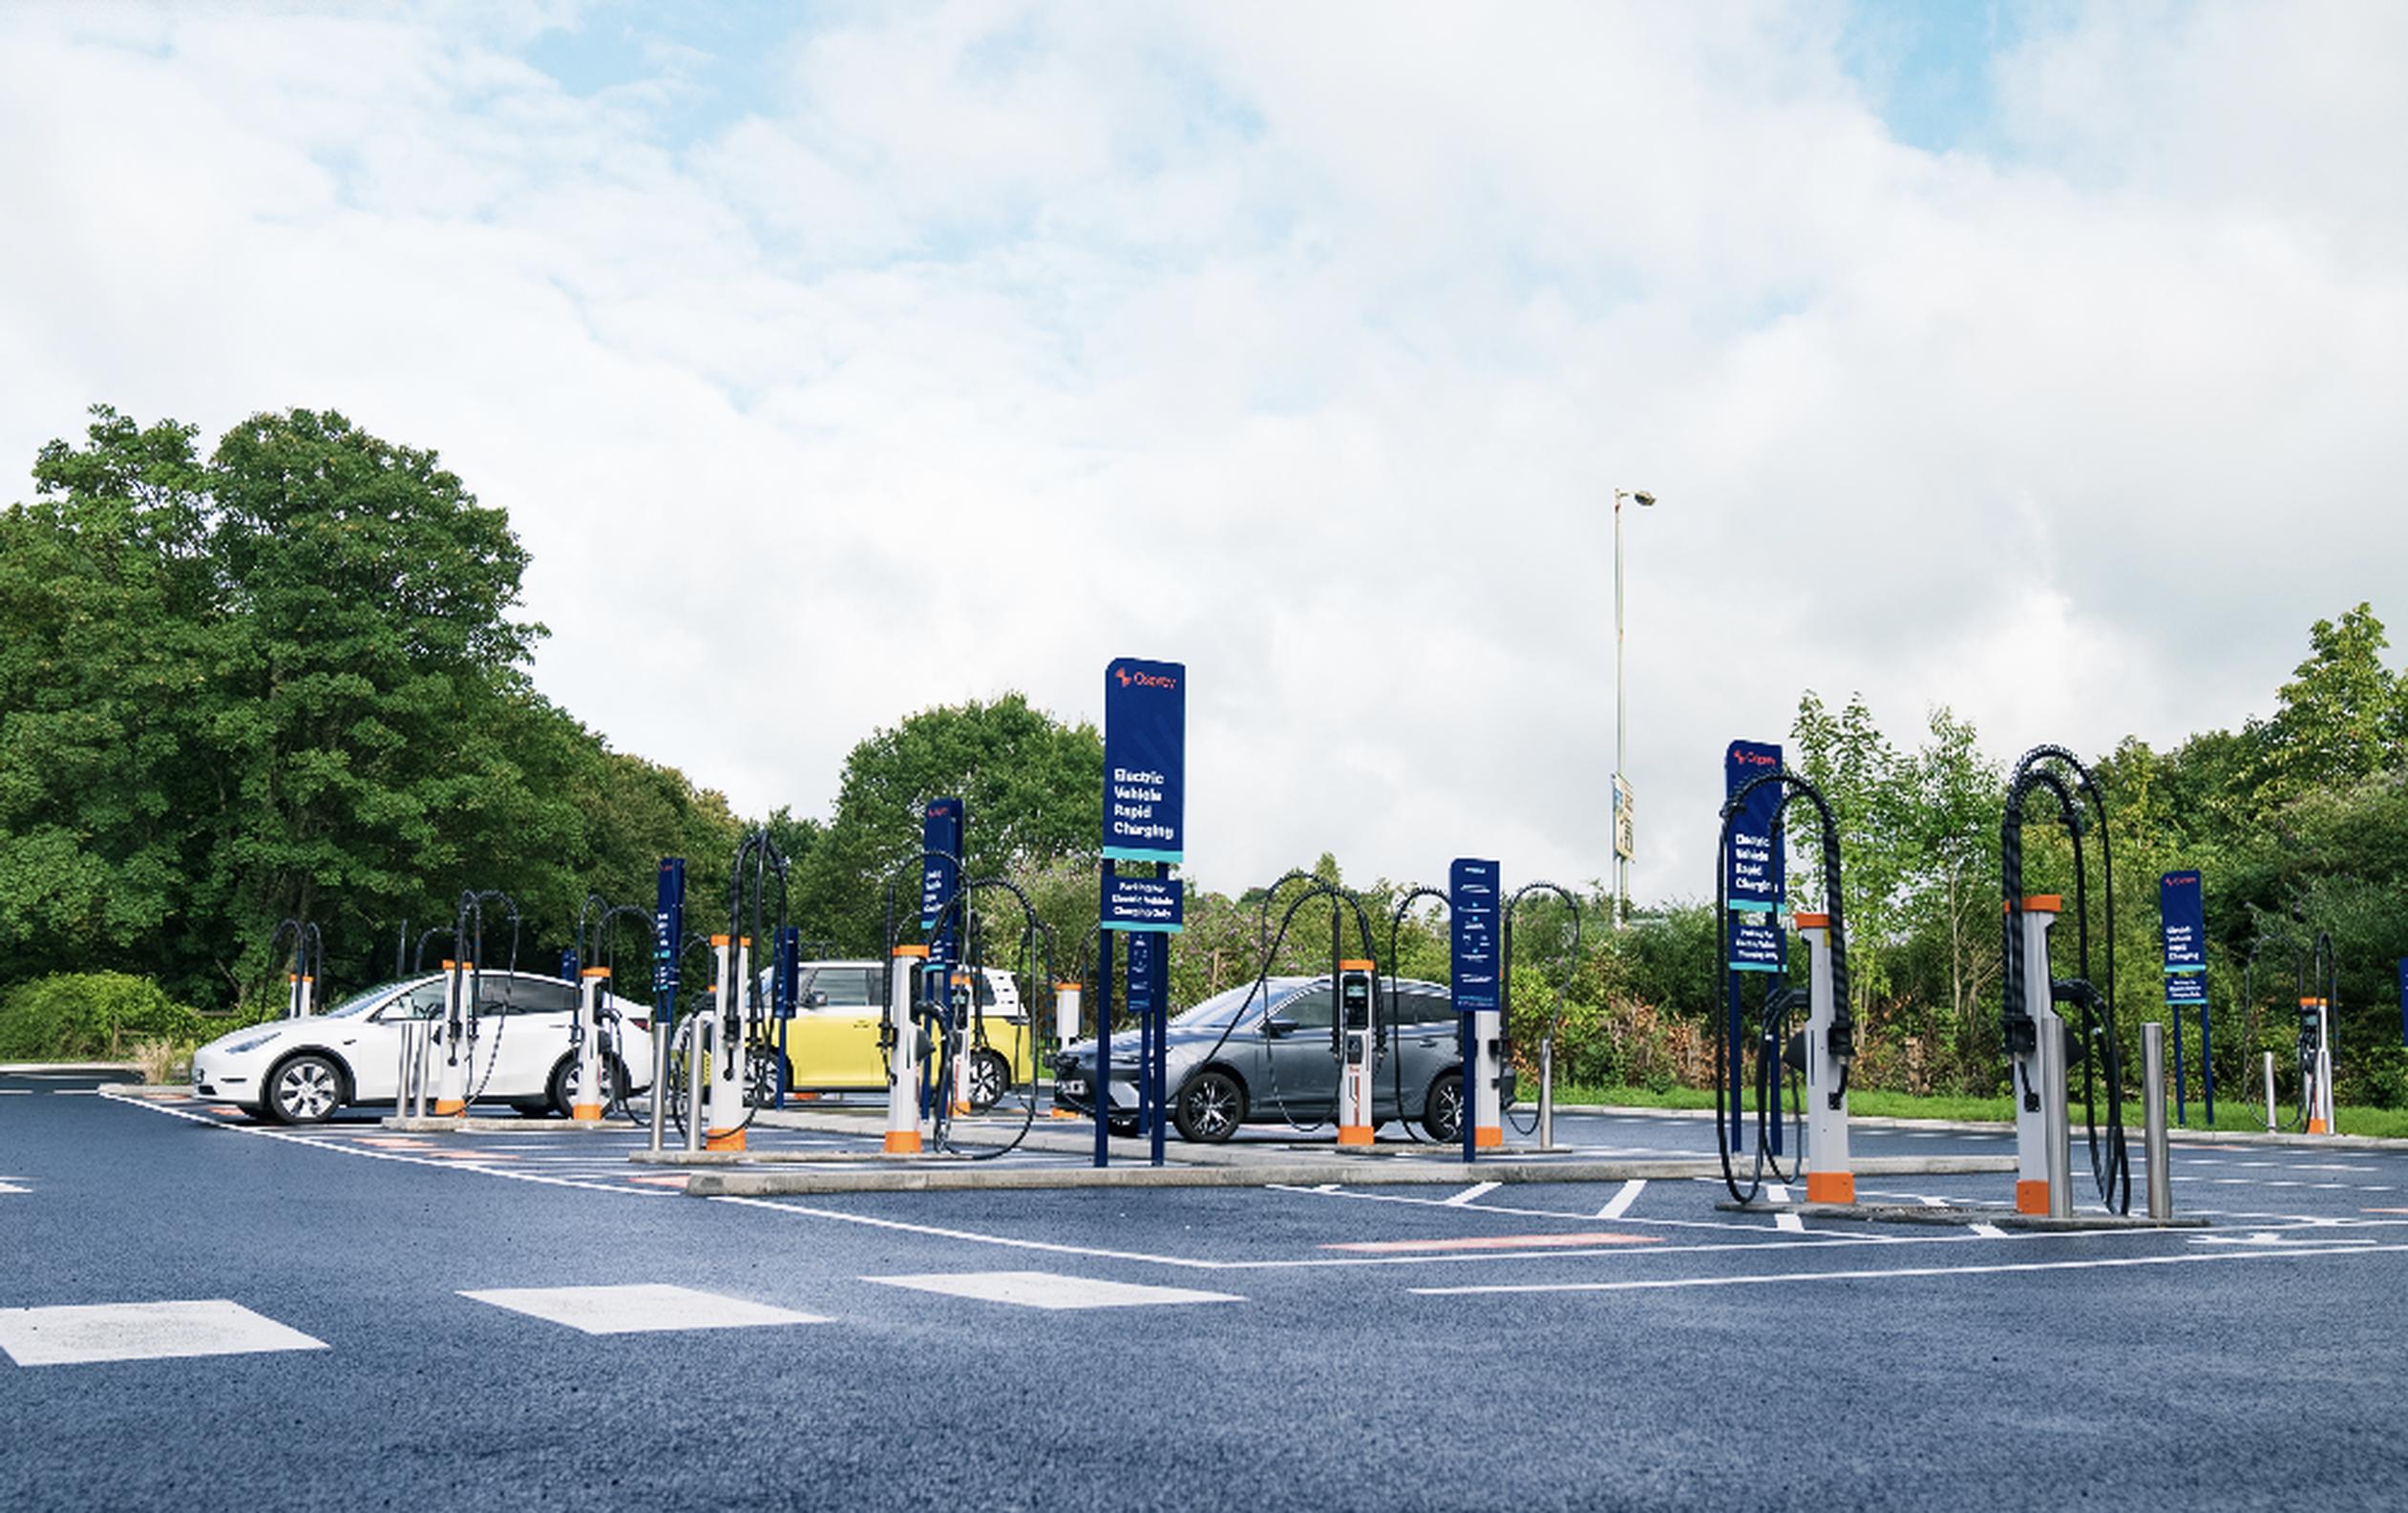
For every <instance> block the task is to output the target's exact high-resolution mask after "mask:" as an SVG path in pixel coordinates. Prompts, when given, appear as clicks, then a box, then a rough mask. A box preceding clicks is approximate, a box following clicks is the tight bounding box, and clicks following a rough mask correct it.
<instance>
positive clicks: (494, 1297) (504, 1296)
mask: <svg viewBox="0 0 2408 1513" xmlns="http://www.w3.org/2000/svg"><path fill="white" fill-rule="evenodd" d="M460 1296H462V1297H465V1298H472V1299H474V1300H475V1301H476V1302H479V1303H490V1304H492V1305H493V1306H494V1307H496V1308H506V1309H508V1310H510V1312H512V1313H524V1314H527V1315H528V1316H529V1317H532V1318H539V1319H543V1320H545V1321H547V1322H549V1323H554V1324H566V1325H567V1326H568V1327H569V1328H571V1329H573V1330H576V1331H578V1332H579V1333H580V1334H656V1333H663V1332H665V1331H669V1330H685V1329H757V1328H761V1327H763V1326H766V1325H771V1324H825V1323H827V1322H828V1320H827V1319H825V1318H823V1317H821V1316H820V1315H819V1314H817V1313H795V1312H794V1311H793V1310H792V1309H791V1308H772V1307H771V1306H770V1305H769V1304H767V1303H752V1302H747V1301H746V1300H745V1299H743V1298H740V1297H726V1296H723V1295H721V1294H720V1293H717V1292H702V1291H700V1290H698V1289H695V1288H690V1287H674V1286H671V1285H669V1284H667V1283H663V1282H638V1283H631V1284H627V1285H624V1286H611V1287H496V1288H485V1289H481V1290H475V1291H472V1290H469V1289H466V1288H463V1289H462V1290H461V1291H460Z"/></svg>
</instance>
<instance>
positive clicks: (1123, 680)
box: [1112, 667, 1129, 688]
mask: <svg viewBox="0 0 2408 1513" xmlns="http://www.w3.org/2000/svg"><path fill="white" fill-rule="evenodd" d="M1112 675H1113V676H1114V677H1116V678H1118V679H1119V680H1120V685H1121V686H1122V687H1124V688H1126V687H1128V686H1129V669H1128V668H1126V667H1115V668H1113V669H1112Z"/></svg>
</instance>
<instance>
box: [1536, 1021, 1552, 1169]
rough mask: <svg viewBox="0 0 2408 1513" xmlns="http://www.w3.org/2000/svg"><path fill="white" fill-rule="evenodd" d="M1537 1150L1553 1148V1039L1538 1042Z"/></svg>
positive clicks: (1548, 1038) (1550, 1037)
mask: <svg viewBox="0 0 2408 1513" xmlns="http://www.w3.org/2000/svg"><path fill="white" fill-rule="evenodd" d="M1538 1148H1539V1149H1541V1150H1553V1149H1554V1148H1555V1038H1554V1037H1553V1036H1552V1035H1551V1036H1549V1037H1547V1038H1546V1039H1545V1040H1540V1041H1539V1042H1538Z"/></svg>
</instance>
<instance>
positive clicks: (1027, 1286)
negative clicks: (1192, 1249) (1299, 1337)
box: [861, 1271, 1245, 1313]
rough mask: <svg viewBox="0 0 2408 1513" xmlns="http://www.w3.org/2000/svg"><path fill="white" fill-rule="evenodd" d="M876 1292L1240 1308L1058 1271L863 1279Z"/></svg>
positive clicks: (1207, 1296) (1055, 1305) (1023, 1303)
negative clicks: (893, 1290)
mask: <svg viewBox="0 0 2408 1513" xmlns="http://www.w3.org/2000/svg"><path fill="white" fill-rule="evenodd" d="M861 1280H862V1281H864V1282H876V1283H877V1284H878V1285H880V1286H881V1287H908V1288H911V1289H913V1290H914V1291H916V1292H940V1293H943V1294H944V1295H946V1296H948V1297H968V1298H976V1299H977V1300H979V1301H980V1302H983V1303H1012V1304H1016V1305H1018V1306H1019V1307H1022V1308H1042V1309H1046V1310H1049V1311H1052V1312H1056V1313H1059V1312H1062V1311H1064V1310H1067V1309H1082V1308H1152V1307H1161V1306H1166V1305H1174V1304H1180V1303H1242V1302H1244V1301H1245V1299H1244V1298H1242V1297H1239V1296H1237V1295H1236V1293H1234V1292H1196V1291H1194V1290H1193V1289H1192V1288H1184V1287H1147V1286H1143V1285H1141V1284H1139V1283H1136V1282H1105V1281H1099V1280H1097V1279H1096V1278H1093V1277H1087V1276H1065V1275H1063V1274H1062V1273H1061V1272H1059V1271H929V1272H923V1273H920V1274H919V1275H915V1276H865V1277H863V1278H861Z"/></svg>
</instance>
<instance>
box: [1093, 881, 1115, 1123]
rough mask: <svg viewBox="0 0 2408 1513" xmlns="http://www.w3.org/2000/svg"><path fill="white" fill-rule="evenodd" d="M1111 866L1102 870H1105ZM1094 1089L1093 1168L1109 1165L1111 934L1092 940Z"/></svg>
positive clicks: (1105, 932)
mask: <svg viewBox="0 0 2408 1513" xmlns="http://www.w3.org/2000/svg"><path fill="white" fill-rule="evenodd" d="M1111 865H1112V864H1111V863H1109V862H1106V863H1105V864H1104V866H1105V867H1106V868H1107V869H1108V870H1109V868H1110V867H1111ZM1095 960H1096V967H1095V1085H1094V1086H1093V1087H1092V1088H1091V1089H1089V1090H1088V1102H1089V1106H1091V1107H1092V1108H1093V1109H1094V1110H1095V1164H1096V1165H1097V1166H1110V1165H1111V1164H1112V1144H1111V1132H1112V932H1111V931H1109V930H1107V931H1104V932H1102V933H1101V934H1099V935H1097V936H1096V939H1095Z"/></svg>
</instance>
